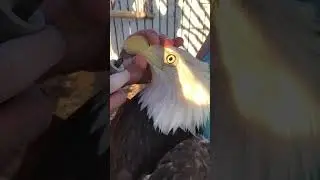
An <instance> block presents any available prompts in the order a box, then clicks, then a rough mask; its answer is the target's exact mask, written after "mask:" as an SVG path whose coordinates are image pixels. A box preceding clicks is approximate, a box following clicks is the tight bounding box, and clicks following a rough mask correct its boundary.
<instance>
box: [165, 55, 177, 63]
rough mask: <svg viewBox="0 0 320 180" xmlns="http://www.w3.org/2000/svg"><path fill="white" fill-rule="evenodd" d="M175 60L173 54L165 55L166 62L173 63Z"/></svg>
mask: <svg viewBox="0 0 320 180" xmlns="http://www.w3.org/2000/svg"><path fill="white" fill-rule="evenodd" d="M176 60H177V58H176V56H175V55H173V54H169V55H167V57H166V62H167V64H174V63H175V62H176Z"/></svg>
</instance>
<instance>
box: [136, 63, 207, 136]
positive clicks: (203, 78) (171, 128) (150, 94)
mask: <svg viewBox="0 0 320 180" xmlns="http://www.w3.org/2000/svg"><path fill="white" fill-rule="evenodd" d="M197 67H198V66H197ZM205 67H206V68H207V69H201V70H198V71H197V72H200V73H197V74H194V76H196V77H199V79H197V80H195V81H199V82H203V86H201V87H197V86H200V85H198V84H199V83H192V84H193V89H194V93H193V94H192V96H194V97H191V98H193V99H196V98H197V97H199V96H201V95H203V94H206V97H205V98H207V103H206V104H196V103H194V102H191V101H190V100H188V98H186V97H185V92H183V90H182V89H183V87H182V86H183V84H187V83H183V82H181V81H183V80H181V79H180V80H178V79H177V80H175V79H170V80H168V76H167V75H165V74H163V73H161V72H157V70H156V69H153V70H152V71H153V74H154V76H153V80H152V83H151V84H149V85H148V87H146V88H145V89H144V90H143V91H142V92H141V95H140V100H139V102H140V103H141V109H144V108H147V113H148V116H149V118H150V119H152V120H153V124H154V127H155V128H157V129H159V130H160V132H162V133H164V134H169V133H174V132H175V131H176V130H177V129H178V128H181V129H182V130H185V131H189V132H191V133H193V134H195V133H196V131H197V129H198V128H200V127H202V126H203V125H204V124H205V123H206V121H207V120H209V114H210V93H209V84H210V79H209V77H208V76H209V73H208V72H209V71H208V65H207V64H205V65H204V64H201V65H199V68H205ZM171 77H172V76H171ZM197 89H202V90H204V91H205V93H203V91H201V90H197ZM189 98H190V96H189ZM199 101H200V99H199Z"/></svg>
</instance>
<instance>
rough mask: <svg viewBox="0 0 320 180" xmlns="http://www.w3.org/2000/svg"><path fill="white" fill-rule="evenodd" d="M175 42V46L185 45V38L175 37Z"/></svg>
mask: <svg viewBox="0 0 320 180" xmlns="http://www.w3.org/2000/svg"><path fill="white" fill-rule="evenodd" d="M173 42H174V46H175V47H180V46H183V39H182V38H181V37H177V38H174V39H173Z"/></svg>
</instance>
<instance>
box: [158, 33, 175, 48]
mask: <svg viewBox="0 0 320 180" xmlns="http://www.w3.org/2000/svg"><path fill="white" fill-rule="evenodd" d="M159 40H160V45H162V46H163V47H167V46H173V45H174V42H173V40H172V39H169V37H168V36H166V35H164V34H161V35H160V36H159Z"/></svg>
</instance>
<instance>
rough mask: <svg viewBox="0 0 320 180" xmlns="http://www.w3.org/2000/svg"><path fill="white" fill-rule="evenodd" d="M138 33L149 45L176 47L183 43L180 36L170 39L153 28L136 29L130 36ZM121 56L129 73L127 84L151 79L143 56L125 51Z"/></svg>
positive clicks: (145, 81)
mask: <svg viewBox="0 0 320 180" xmlns="http://www.w3.org/2000/svg"><path fill="white" fill-rule="evenodd" d="M135 35H140V36H143V37H144V38H146V40H147V41H148V43H149V44H150V45H162V46H165V45H173V46H176V47H180V46H182V45H183V39H182V38H181V37H177V38H174V39H170V38H168V37H167V36H165V35H163V34H158V33H157V32H155V31H154V30H151V29H147V30H142V31H138V32H136V33H134V34H132V35H131V36H135ZM121 57H123V58H124V62H123V64H124V66H125V68H126V69H127V70H128V71H129V73H130V80H129V81H128V83H127V84H136V83H139V84H143V83H148V82H150V81H151V71H150V68H149V65H148V63H147V61H146V59H145V58H144V57H143V56H140V55H136V56H134V57H132V58H128V57H130V55H128V54H127V53H126V52H124V51H123V52H121Z"/></svg>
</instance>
